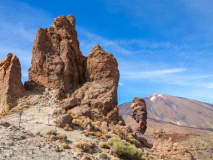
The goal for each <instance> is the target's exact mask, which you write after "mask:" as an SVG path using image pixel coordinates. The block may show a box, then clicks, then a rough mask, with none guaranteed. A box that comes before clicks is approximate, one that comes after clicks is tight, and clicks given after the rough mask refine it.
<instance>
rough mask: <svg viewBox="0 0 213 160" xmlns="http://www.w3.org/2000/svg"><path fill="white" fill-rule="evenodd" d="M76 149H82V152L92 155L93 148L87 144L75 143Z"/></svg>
mask: <svg viewBox="0 0 213 160" xmlns="http://www.w3.org/2000/svg"><path fill="white" fill-rule="evenodd" d="M75 147H76V148H78V149H80V150H81V151H82V152H88V153H92V151H93V150H92V147H91V145H90V144H89V143H87V142H77V143H75Z"/></svg>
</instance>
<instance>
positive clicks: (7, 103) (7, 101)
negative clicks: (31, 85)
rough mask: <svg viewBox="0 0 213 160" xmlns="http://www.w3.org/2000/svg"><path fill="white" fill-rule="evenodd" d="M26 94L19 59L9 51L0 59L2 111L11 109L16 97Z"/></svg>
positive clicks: (0, 105)
mask: <svg viewBox="0 0 213 160" xmlns="http://www.w3.org/2000/svg"><path fill="white" fill-rule="evenodd" d="M24 95H25V89H24V86H23V84H22V82H21V65H20V62H19V59H18V58H17V57H16V56H15V55H13V54H11V53H9V54H8V55H7V56H6V57H5V58H4V59H2V60H1V61H0V113H5V112H7V111H9V110H10V109H11V108H12V107H13V106H14V105H15V102H16V99H17V98H20V97H22V96H24Z"/></svg>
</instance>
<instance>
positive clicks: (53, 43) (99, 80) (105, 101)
mask: <svg viewBox="0 0 213 160" xmlns="http://www.w3.org/2000/svg"><path fill="white" fill-rule="evenodd" d="M119 76H120V75H119V71H118V63H117V61H116V59H115V58H114V56H113V55H112V54H111V53H108V52H105V51H104V50H103V49H102V48H101V47H100V46H99V45H95V46H94V47H93V48H92V51H91V53H90V54H89V56H88V57H84V56H83V55H82V53H81V51H80V49H79V42H78V39H77V32H76V30H75V18H74V17H73V16H72V15H69V16H67V17H65V16H59V17H57V18H56V19H55V20H54V23H53V24H52V25H51V26H50V28H48V29H38V32H37V35H36V38H35V41H34V45H33V56H32V65H31V67H30V69H29V81H28V82H27V83H26V84H25V87H26V88H28V89H29V88H31V89H34V88H35V86H36V85H38V86H43V87H44V88H51V89H54V90H55V91H56V92H55V93H56V95H55V97H56V98H58V99H61V100H62V99H64V98H66V97H69V98H67V99H65V100H64V101H63V102H62V104H61V106H62V109H61V110H69V109H72V111H73V112H76V114H81V115H86V114H87V115H88V116H90V117H92V118H96V119H98V118H101V119H104V117H105V118H106V117H107V116H108V117H110V118H111V119H112V120H113V121H118V120H119V116H118V108H117V107H116V106H117V87H118V81H119ZM34 90H35V89H34ZM63 94H64V95H66V96H63Z"/></svg>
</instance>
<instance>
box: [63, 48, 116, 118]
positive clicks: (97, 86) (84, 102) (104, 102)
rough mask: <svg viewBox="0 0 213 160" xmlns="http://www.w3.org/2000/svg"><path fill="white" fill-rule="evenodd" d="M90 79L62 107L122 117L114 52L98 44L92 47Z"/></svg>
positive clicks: (92, 113)
mask: <svg viewBox="0 0 213 160" xmlns="http://www.w3.org/2000/svg"><path fill="white" fill-rule="evenodd" d="M86 80H87V82H86V83H85V84H84V85H83V86H82V87H81V88H79V89H77V90H76V91H75V92H74V93H73V94H72V97H70V98H68V99H65V100H64V101H63V104H62V107H63V108H64V109H66V110H69V109H71V110H72V112H74V113H75V114H77V115H79V116H80V115H81V116H82V115H83V116H89V117H90V118H92V119H97V120H104V119H105V120H109V118H107V117H111V118H110V120H112V121H116V122H118V121H119V116H118V108H117V107H116V106H117V87H118V81H119V71H118V63H117V61H116V59H115V58H114V56H113V55H112V54H111V53H108V52H105V51H104V50H103V49H102V48H101V47H100V46H99V45H95V46H94V47H93V48H92V51H91V53H90V54H89V56H88V58H87V72H86Z"/></svg>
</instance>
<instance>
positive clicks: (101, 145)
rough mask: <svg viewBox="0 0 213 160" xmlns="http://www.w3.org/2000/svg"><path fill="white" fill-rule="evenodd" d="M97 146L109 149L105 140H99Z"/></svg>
mask: <svg viewBox="0 0 213 160" xmlns="http://www.w3.org/2000/svg"><path fill="white" fill-rule="evenodd" d="M98 147H100V148H105V149H110V145H109V144H108V143H107V142H100V143H99V144H98Z"/></svg>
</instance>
